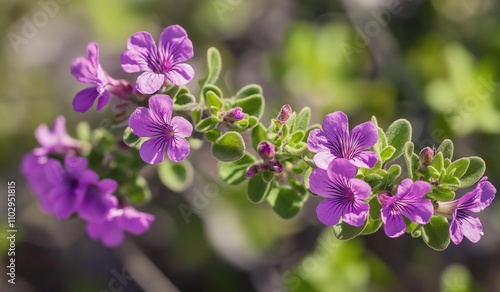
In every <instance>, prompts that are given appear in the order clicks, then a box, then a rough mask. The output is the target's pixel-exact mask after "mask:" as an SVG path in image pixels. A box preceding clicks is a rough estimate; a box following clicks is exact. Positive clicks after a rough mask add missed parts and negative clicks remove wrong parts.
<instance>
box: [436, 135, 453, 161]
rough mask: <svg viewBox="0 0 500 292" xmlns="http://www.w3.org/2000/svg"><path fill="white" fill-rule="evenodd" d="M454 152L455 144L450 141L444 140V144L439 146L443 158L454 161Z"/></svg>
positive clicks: (438, 150)
mask: <svg viewBox="0 0 500 292" xmlns="http://www.w3.org/2000/svg"><path fill="white" fill-rule="evenodd" d="M453 150H454V146H453V142H452V141H451V140H449V139H445V140H443V142H441V145H439V147H438V149H437V152H439V153H442V154H443V158H448V159H452V158H453Z"/></svg>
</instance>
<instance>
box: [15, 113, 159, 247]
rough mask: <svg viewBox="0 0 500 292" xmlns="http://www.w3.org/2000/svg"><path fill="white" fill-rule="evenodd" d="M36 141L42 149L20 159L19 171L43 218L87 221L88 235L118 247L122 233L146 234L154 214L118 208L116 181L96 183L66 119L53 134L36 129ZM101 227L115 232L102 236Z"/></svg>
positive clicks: (124, 207)
mask: <svg viewBox="0 0 500 292" xmlns="http://www.w3.org/2000/svg"><path fill="white" fill-rule="evenodd" d="M35 136H36V138H37V140H38V142H39V143H40V146H41V147H39V148H36V149H34V150H33V152H32V153H29V154H26V155H25V156H24V158H23V160H22V162H21V172H22V173H23V175H24V176H25V178H26V181H27V182H28V185H29V186H30V187H31V188H32V190H33V192H34V193H35V195H37V197H38V199H39V201H40V205H41V207H42V209H43V210H44V211H45V212H46V213H48V214H53V215H54V216H56V217H57V218H58V219H67V218H69V217H70V216H72V215H73V214H75V213H76V214H78V216H79V217H80V218H82V219H83V220H85V221H86V222H87V230H88V234H89V236H90V237H91V238H93V239H100V240H102V242H103V243H104V244H105V245H106V246H116V245H118V244H120V243H121V242H122V241H123V232H124V231H128V232H131V233H133V234H142V233H144V232H145V231H146V230H148V229H149V227H150V225H151V223H152V222H153V220H154V217H153V215H150V214H146V213H141V212H138V211H136V210H135V209H133V208H132V207H131V206H127V205H125V204H123V203H120V202H119V201H118V199H117V197H115V196H114V195H113V194H114V192H115V191H116V189H117V187H118V184H117V182H116V181H114V180H113V179H108V178H106V179H102V180H99V176H98V174H97V173H96V172H94V171H92V170H90V169H89V168H88V160H87V159H86V158H85V157H78V156H76V155H77V154H79V152H80V151H81V150H82V149H81V146H80V145H79V144H78V142H77V141H76V140H75V139H73V138H71V137H70V136H68V134H67V133H66V128H65V119H64V117H58V118H57V119H56V121H55V123H54V126H53V129H52V131H51V130H50V129H48V127H47V126H46V125H41V126H39V127H38V128H37V130H36V131H35ZM61 161H62V162H63V163H61ZM105 226H113V228H114V229H113V231H112V232H111V231H110V232H102V231H100V230H102V229H103V228H104V227H105Z"/></svg>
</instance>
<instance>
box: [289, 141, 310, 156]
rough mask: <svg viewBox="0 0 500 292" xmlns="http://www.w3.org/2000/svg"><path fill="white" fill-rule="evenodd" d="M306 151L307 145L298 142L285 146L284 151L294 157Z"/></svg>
mask: <svg viewBox="0 0 500 292" xmlns="http://www.w3.org/2000/svg"><path fill="white" fill-rule="evenodd" d="M306 149H307V144H306V143H305V142H299V143H297V144H296V145H293V146H292V145H286V146H285V150H286V151H287V152H288V153H290V154H292V155H294V156H297V155H300V154H302V153H303V152H304V151H306Z"/></svg>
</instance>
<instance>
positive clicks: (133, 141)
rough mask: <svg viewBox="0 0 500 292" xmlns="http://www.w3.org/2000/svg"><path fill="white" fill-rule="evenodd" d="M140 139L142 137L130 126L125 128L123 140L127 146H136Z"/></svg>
mask: <svg viewBox="0 0 500 292" xmlns="http://www.w3.org/2000/svg"><path fill="white" fill-rule="evenodd" d="M140 140H141V138H140V137H138V136H136V135H135V134H134V133H132V130H131V129H130V127H126V128H125V131H124V132H123V142H125V144H126V145H127V146H129V147H134V146H135V145H137V143H139V141H140Z"/></svg>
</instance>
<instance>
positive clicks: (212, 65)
mask: <svg viewBox="0 0 500 292" xmlns="http://www.w3.org/2000/svg"><path fill="white" fill-rule="evenodd" d="M221 70H222V57H221V55H220V52H219V50H217V49H216V48H214V47H211V48H209V49H208V50H207V73H206V75H205V78H203V79H202V80H200V87H201V88H203V86H204V85H205V84H214V83H215V82H217V79H219V75H220V72H221Z"/></svg>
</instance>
